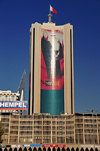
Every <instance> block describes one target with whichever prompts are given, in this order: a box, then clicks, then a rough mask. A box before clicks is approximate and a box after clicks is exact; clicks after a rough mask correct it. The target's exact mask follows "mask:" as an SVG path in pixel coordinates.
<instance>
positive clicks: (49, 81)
mask: <svg viewBox="0 0 100 151" xmlns="http://www.w3.org/2000/svg"><path fill="white" fill-rule="evenodd" d="M63 39H64V38H63V30H48V29H42V30H41V113H50V114H52V115H58V114H61V113H64V42H63Z"/></svg>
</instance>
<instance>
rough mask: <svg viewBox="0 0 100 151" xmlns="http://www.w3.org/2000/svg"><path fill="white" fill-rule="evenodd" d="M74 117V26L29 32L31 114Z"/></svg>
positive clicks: (45, 26)
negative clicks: (68, 115) (70, 115)
mask: <svg viewBox="0 0 100 151" xmlns="http://www.w3.org/2000/svg"><path fill="white" fill-rule="evenodd" d="M33 113H50V114H51V115H58V114H64V113H68V114H72V113H74V73H73V26H72V25H70V24H66V25H62V26H56V25H55V23H50V22H48V23H43V24H42V25H41V24H39V23H35V24H32V26H31V28H30V73H29V114H33Z"/></svg>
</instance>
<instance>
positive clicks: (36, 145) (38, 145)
mask: <svg viewBox="0 0 100 151" xmlns="http://www.w3.org/2000/svg"><path fill="white" fill-rule="evenodd" d="M22 147H42V145H41V144H25V145H22Z"/></svg>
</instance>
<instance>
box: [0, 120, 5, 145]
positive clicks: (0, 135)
mask: <svg viewBox="0 0 100 151" xmlns="http://www.w3.org/2000/svg"><path fill="white" fill-rule="evenodd" d="M3 134H4V129H3V127H2V123H1V121H0V144H1V143H2V135H3Z"/></svg>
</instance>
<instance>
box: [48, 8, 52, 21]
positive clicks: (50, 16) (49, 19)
mask: <svg viewBox="0 0 100 151" xmlns="http://www.w3.org/2000/svg"><path fill="white" fill-rule="evenodd" d="M51 18H52V14H51V11H50V6H49V14H48V21H49V23H51Z"/></svg>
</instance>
